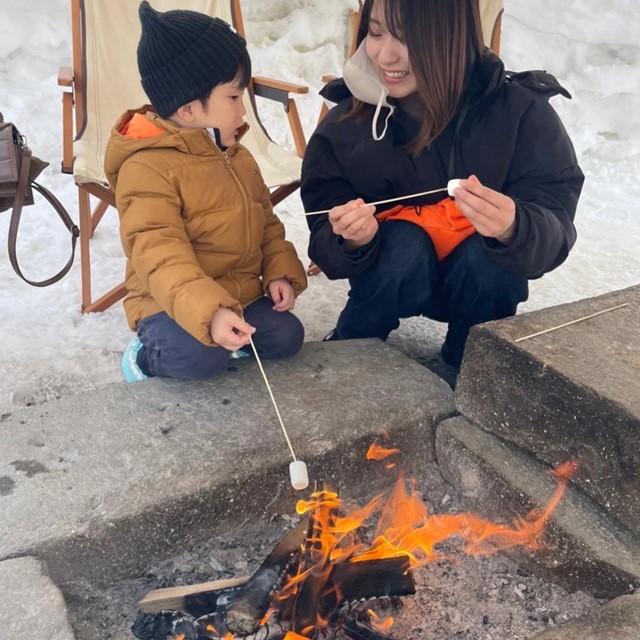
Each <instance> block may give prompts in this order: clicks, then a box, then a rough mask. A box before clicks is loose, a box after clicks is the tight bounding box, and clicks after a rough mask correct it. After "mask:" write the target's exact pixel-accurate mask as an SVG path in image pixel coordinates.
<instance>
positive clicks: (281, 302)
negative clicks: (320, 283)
mask: <svg viewBox="0 0 640 640" xmlns="http://www.w3.org/2000/svg"><path fill="white" fill-rule="evenodd" d="M267 289H268V291H269V297H270V298H271V300H273V308H274V309H275V310H276V311H290V310H291V309H293V307H295V305H296V296H295V294H294V292H293V287H292V286H291V283H290V282H289V281H288V280H286V279H285V278H278V279H277V280H272V281H271V282H270V283H269V284H268V285H267Z"/></svg>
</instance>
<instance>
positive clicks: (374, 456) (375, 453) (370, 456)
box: [365, 442, 400, 460]
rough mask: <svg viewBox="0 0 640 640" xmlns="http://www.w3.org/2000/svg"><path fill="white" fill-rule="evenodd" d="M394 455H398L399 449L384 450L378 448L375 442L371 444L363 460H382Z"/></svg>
mask: <svg viewBox="0 0 640 640" xmlns="http://www.w3.org/2000/svg"><path fill="white" fill-rule="evenodd" d="M396 453H400V449H385V448H384V447H380V446H378V445H377V444H376V443H375V442H372V443H371V445H370V446H369V451H367V455H366V456H365V458H366V459H367V460H384V459H385V458H388V457H389V456H393V455H395V454H396Z"/></svg>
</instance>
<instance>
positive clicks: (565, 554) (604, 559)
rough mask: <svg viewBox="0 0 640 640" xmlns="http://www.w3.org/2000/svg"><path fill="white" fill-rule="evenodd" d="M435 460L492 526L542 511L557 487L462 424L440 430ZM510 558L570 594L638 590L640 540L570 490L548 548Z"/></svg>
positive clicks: (500, 443)
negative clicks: (538, 508)
mask: <svg viewBox="0 0 640 640" xmlns="http://www.w3.org/2000/svg"><path fill="white" fill-rule="evenodd" d="M436 454H437V459H438V464H439V466H440V471H441V472H442V474H443V476H444V478H445V479H446V480H447V481H448V482H450V483H451V484H452V485H453V486H454V487H455V488H456V489H457V491H458V492H459V494H460V496H461V499H462V502H463V504H464V506H465V509H467V510H469V511H473V512H475V513H478V514H480V515H482V516H483V517H485V518H488V519H490V520H494V521H506V522H511V521H514V520H515V519H516V518H519V517H522V516H524V515H526V514H527V513H528V511H529V510H531V509H533V508H535V507H545V506H546V505H547V504H548V503H549V502H550V499H551V497H552V495H553V492H554V491H555V489H556V487H557V481H556V480H555V479H553V478H552V477H550V475H549V473H548V471H549V467H548V466H547V465H545V464H543V463H541V462H540V461H538V460H536V459H535V458H534V457H532V456H531V455H529V454H527V453H526V452H523V451H522V450H519V449H518V448H516V447H514V446H513V445H512V444H510V443H507V442H505V441H504V440H501V439H500V438H498V437H497V436H495V435H493V434H491V433H487V432H486V431H483V430H482V429H480V428H479V427H478V426H477V425H475V424H473V423H472V422H470V421H469V420H467V419H466V418H464V417H456V418H452V419H449V420H445V421H444V422H443V423H442V424H440V425H439V426H438V429H437V435H436ZM510 554H511V555H514V557H516V558H517V559H518V561H519V562H520V563H522V564H523V565H525V566H528V567H529V568H530V569H532V570H533V571H534V572H536V573H537V574H539V575H543V576H546V577H547V578H549V579H552V580H553V581H554V582H558V583H560V584H562V585H564V586H565V587H566V588H568V589H569V590H576V589H581V590H583V591H585V592H587V593H591V594H593V595H596V596H598V597H606V598H611V597H614V596H616V595H620V594H623V593H629V592H630V591H633V589H634V587H636V586H637V585H640V538H638V537H637V536H635V535H634V534H633V533H632V532H630V531H629V530H628V529H626V528H625V527H623V526H622V525H620V523H619V522H618V521H617V520H616V519H615V518H613V517H612V516H611V515H610V514H609V513H608V512H607V511H606V510H604V509H603V508H602V507H600V506H599V505H598V504H597V503H596V502H595V501H594V500H593V499H592V498H591V497H590V496H588V495H587V494H586V493H585V492H584V491H583V490H582V489H580V488H579V487H577V486H576V485H573V484H569V487H568V488H567V491H566V493H565V495H564V497H563V498H562V500H561V501H560V503H559V506H558V507H557V509H556V510H555V512H554V513H553V515H552V518H551V520H550V522H549V525H548V527H547V529H546V532H545V545H544V548H543V549H541V550H539V551H536V552H525V551H520V550H518V549H517V548H514V549H513V551H510ZM639 637H640V636H639Z"/></svg>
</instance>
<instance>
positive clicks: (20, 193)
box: [8, 147, 80, 287]
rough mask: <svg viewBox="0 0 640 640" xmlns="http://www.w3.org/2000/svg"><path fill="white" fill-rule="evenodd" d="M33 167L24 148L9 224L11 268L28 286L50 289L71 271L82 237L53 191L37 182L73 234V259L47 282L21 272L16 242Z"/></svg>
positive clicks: (37, 187)
mask: <svg viewBox="0 0 640 640" xmlns="http://www.w3.org/2000/svg"><path fill="white" fill-rule="evenodd" d="M30 166H31V149H29V148H28V147H23V148H22V163H21V166H20V177H19V179H18V190H17V192H16V199H15V200H14V202H13V210H12V212H11V222H10V223H9V242H8V250H9V261H10V262H11V266H12V267H13V270H14V271H15V272H16V273H17V274H18V275H19V276H20V277H21V278H22V279H23V280H24V281H25V282H27V283H28V284H30V285H32V286H34V287H48V286H49V285H50V284H54V283H55V282H58V280H61V279H62V278H63V277H64V276H65V275H66V274H67V272H68V271H69V269H71V265H72V264H73V259H74V257H75V252H76V240H77V239H78V236H79V235H80V229H78V227H77V226H76V225H75V224H74V223H73V220H72V219H71V216H70V215H69V214H68V213H67V210H66V209H65V208H64V207H63V206H62V204H61V203H60V201H59V200H58V198H56V197H55V196H54V195H53V193H51V191H49V190H48V189H46V188H45V187H43V186H41V185H39V184H38V183H37V182H32V183H31V187H32V188H33V189H35V190H36V191H37V192H38V193H40V194H41V195H42V196H43V197H44V198H45V200H47V201H48V202H49V204H50V205H51V206H52V207H53V208H54V209H55V210H56V212H57V214H58V215H59V216H60V219H61V220H62V222H64V224H65V226H66V227H67V229H68V230H69V232H70V233H71V257H70V258H69V260H68V261H67V264H65V265H64V267H62V269H61V270H60V271H59V272H58V273H56V274H55V275H54V276H51V277H50V278H47V279H46V280H41V281H35V280H29V279H28V278H26V277H25V276H24V275H23V273H22V271H21V270H20V266H19V265H18V256H17V253H16V242H17V240H18V227H19V225H20V216H21V215H22V206H23V204H24V196H25V194H26V192H27V186H28V184H29V167H30Z"/></svg>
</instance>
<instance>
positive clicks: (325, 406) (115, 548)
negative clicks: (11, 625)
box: [0, 340, 454, 586]
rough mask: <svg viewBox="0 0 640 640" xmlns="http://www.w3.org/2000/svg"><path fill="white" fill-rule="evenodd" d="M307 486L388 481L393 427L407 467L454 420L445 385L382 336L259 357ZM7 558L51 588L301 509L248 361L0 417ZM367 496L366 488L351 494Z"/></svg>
mask: <svg viewBox="0 0 640 640" xmlns="http://www.w3.org/2000/svg"><path fill="white" fill-rule="evenodd" d="M264 365H265V370H266V373H267V376H268V377H269V380H270V383H271V386H272V389H273V393H274V395H275V397H276V400H277V402H278V405H279V408H280V413H281V415H282V417H283V420H284V423H285V425H286V427H287V429H288V431H289V434H290V436H291V441H292V444H293V447H294V450H295V452H296V454H297V456H298V457H299V458H300V459H302V460H305V461H306V462H307V464H308V467H309V477H310V480H311V482H314V481H318V480H323V481H328V482H330V483H331V484H332V485H334V486H336V487H337V488H339V489H347V490H353V491H363V490H364V489H367V490H371V489H373V488H374V487H376V486H380V487H382V486H385V485H387V484H388V483H389V482H390V475H389V474H388V473H387V472H385V470H384V465H380V464H376V463H373V462H367V461H366V460H365V453H366V451H367V449H368V447H369V444H370V443H371V441H372V440H373V439H374V438H375V437H376V436H377V435H379V434H380V433H381V432H382V431H383V430H386V431H388V432H389V433H390V434H391V435H392V438H393V444H394V446H397V447H398V448H400V449H401V450H402V451H403V457H402V460H403V463H404V465H405V466H406V471H407V473H411V471H412V469H415V468H419V467H420V465H423V464H424V463H425V461H428V460H433V459H434V437H435V434H434V431H435V425H437V424H438V423H439V422H440V421H441V420H442V419H443V418H445V417H447V416H451V415H453V413H454V405H453V393H452V391H451V389H450V388H449V387H448V386H447V384H446V383H444V382H443V381H442V380H440V379H439V378H438V377H437V376H435V375H434V374H432V373H431V372H429V371H428V370H426V369H425V368H424V367H422V366H420V365H419V364H417V363H415V362H414V361H412V360H411V359H409V358H407V357H406V356H404V355H403V354H401V353H400V352H398V351H397V350H396V349H393V348H392V347H390V346H388V345H386V344H385V343H383V342H381V341H379V340H354V341H348V342H323V343H307V344H305V345H304V347H303V349H302V351H301V352H300V353H299V354H298V355H297V356H296V357H294V358H292V359H289V360H288V361H277V362H265V363H264ZM0 440H1V441H2V447H1V448H0V559H3V558H6V557H8V556H10V555H18V554H20V555H23V554H27V553H31V554H32V555H37V556H38V557H40V558H42V559H44V560H45V561H46V564H47V569H48V571H49V574H50V575H51V577H52V578H53V579H54V581H55V582H56V583H57V584H59V585H61V586H62V585H63V583H64V581H65V580H74V579H80V578H82V579H87V580H91V581H92V582H94V583H96V584H100V583H104V584H108V583H109V582H110V581H111V580H113V579H116V578H117V577H119V576H129V575H132V574H133V573H134V572H135V571H137V570H138V569H139V568H140V567H141V566H144V564H145V563H147V562H148V561H149V559H150V558H152V557H154V555H163V554H166V553H167V551H168V550H171V552H175V553H179V552H180V550H181V549H186V548H190V547H191V546H193V544H195V543H197V542H198V541H203V540H207V539H209V538H210V537H211V536H213V535H216V533H217V532H219V531H220V532H222V531H228V530H229V527H230V526H233V523H238V522H242V521H243V520H247V519H250V518H252V517H256V514H262V513H264V512H270V511H271V512H276V510H279V512H280V513H287V512H289V513H293V511H294V506H295V502H296V500H297V499H298V498H300V497H303V496H306V495H308V493H296V492H295V491H294V490H293V489H292V488H291V486H290V484H289V474H288V464H289V462H290V453H289V450H288V448H287V445H286V442H285V439H284V437H283V434H282V432H281V429H280V426H279V423H278V421H277V418H276V415H275V412H274V410H273V407H272V405H271V402H270V399H269V396H268V393H267V390H266V388H265V385H264V382H263V380H262V377H261V375H260V372H259V370H258V367H257V365H256V363H255V361H253V359H246V360H240V361H238V362H237V364H235V365H234V366H233V370H231V371H229V372H228V373H227V374H226V375H224V376H221V377H219V378H218V379H214V380H212V381H210V382H202V383H185V382H180V381H171V380H160V379H149V380H145V381H142V382H138V383H135V384H132V385H127V384H125V383H121V384H115V385H111V386H109V387H107V388H104V389H102V390H99V391H95V392H91V393H87V394H79V395H75V396H69V397H65V398H62V399H60V400H58V401H54V402H50V403H46V404H42V405H37V406H32V407H27V408H25V409H21V410H18V411H15V412H14V413H13V414H11V415H8V416H3V420H2V422H0ZM356 495H357V494H356Z"/></svg>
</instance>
